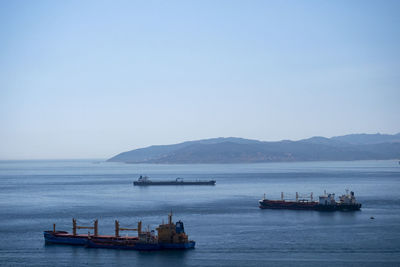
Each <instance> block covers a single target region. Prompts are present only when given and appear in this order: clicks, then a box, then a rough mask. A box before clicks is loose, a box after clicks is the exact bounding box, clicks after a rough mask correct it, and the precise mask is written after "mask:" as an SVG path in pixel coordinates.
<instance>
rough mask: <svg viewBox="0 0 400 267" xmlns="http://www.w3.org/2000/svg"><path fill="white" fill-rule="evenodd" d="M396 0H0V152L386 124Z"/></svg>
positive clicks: (1, 155) (62, 153) (393, 109)
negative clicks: (101, 0)
mask: <svg viewBox="0 0 400 267" xmlns="http://www.w3.org/2000/svg"><path fill="white" fill-rule="evenodd" d="M399 12H400V2H398V1H385V2H377V1H351V2H349V1H335V2H321V1H285V2H281V1H251V2H244V1H217V2H214V1H199V2H195V1H168V2H163V1H145V2H136V1H115V2H100V1H84V2H80V1H64V2H63V1H3V2H1V3H0V33H1V37H0V38H1V42H0V124H1V130H0V159H4V160H8V159H24V160H25V159H75V158H76V159H87V158H89V159H90V158H93V159H96V158H98V159H103V158H109V157H111V156H113V155H116V154H118V153H120V152H122V151H128V150H132V149H136V148H141V147H147V146H151V145H166V144H175V143H180V142H184V141H191V140H199V139H208V138H215V137H220V136H222V137H229V136H235V137H241V138H246V139H257V140H262V141H279V140H286V139H289V140H299V139H305V138H310V137H313V136H324V137H332V136H340V135H346V134H354V133H370V134H374V133H377V132H380V133H382V134H397V133H398V132H400V128H399V126H400V119H399V118H398V114H400V105H399V99H400V88H399V85H400V74H399V73H398V69H400V50H399V49H398V47H400V17H399V16H398V14H399Z"/></svg>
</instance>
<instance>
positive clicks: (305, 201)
mask: <svg viewBox="0 0 400 267" xmlns="http://www.w3.org/2000/svg"><path fill="white" fill-rule="evenodd" d="M259 207H260V209H289V210H317V211H355V210H360V209H361V203H358V202H357V201H356V198H355V196H354V192H353V191H351V192H350V194H349V192H348V190H346V194H344V195H342V196H340V197H339V201H336V200H335V194H334V193H328V194H327V193H326V192H324V194H323V195H321V196H319V201H314V199H313V193H311V194H310V195H309V196H306V197H300V196H299V193H297V192H296V200H285V199H284V197H283V192H282V193H281V199H280V200H270V199H267V198H266V197H265V194H264V198H263V199H261V200H259Z"/></svg>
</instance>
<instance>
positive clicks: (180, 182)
mask: <svg viewBox="0 0 400 267" xmlns="http://www.w3.org/2000/svg"><path fill="white" fill-rule="evenodd" d="M215 182H216V181H215V180H208V181H204V180H195V181H184V180H183V178H176V179H175V180H171V181H152V180H150V179H149V177H147V176H142V175H140V177H139V179H138V180H137V181H134V182H133V185H142V186H147V185H215Z"/></svg>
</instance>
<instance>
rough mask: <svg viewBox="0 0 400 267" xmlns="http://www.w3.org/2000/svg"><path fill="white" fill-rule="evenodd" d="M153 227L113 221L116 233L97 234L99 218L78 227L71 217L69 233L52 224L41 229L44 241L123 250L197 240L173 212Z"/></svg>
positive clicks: (187, 244) (179, 245) (169, 246)
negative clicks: (127, 233) (83, 231)
mask: <svg viewBox="0 0 400 267" xmlns="http://www.w3.org/2000/svg"><path fill="white" fill-rule="evenodd" d="M77 229H93V230H94V234H90V232H89V233H88V234H77ZM156 230H157V232H158V235H156V234H155V231H154V230H151V231H150V230H149V229H147V231H143V230H142V222H141V221H139V222H138V226H137V228H134V229H133V228H122V227H120V225H119V221H117V220H116V221H115V235H99V234H98V221H97V220H95V221H94V226H79V225H77V221H76V220H75V219H72V233H68V232H66V231H56V227H55V224H53V231H44V233H43V234H44V239H45V242H46V243H53V244H66V245H78V246H79V245H80V246H85V247H88V248H108V249H124V250H163V249H190V248H194V247H195V244H196V242H195V241H193V240H189V238H188V235H187V234H186V233H185V228H184V225H183V222H182V221H178V222H176V223H173V222H172V212H171V213H170V214H169V215H168V223H166V224H164V223H162V224H160V225H159V226H158V227H157V228H156ZM121 231H137V233H138V236H121V235H120V232H121Z"/></svg>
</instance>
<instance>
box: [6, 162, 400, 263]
mask: <svg viewBox="0 0 400 267" xmlns="http://www.w3.org/2000/svg"><path fill="white" fill-rule="evenodd" d="M140 175H147V176H149V177H150V179H153V180H172V179H175V178H177V177H180V178H184V179H186V180H196V179H203V180H209V179H215V180H216V185H215V186H151V187H138V186H133V181H134V180H137V179H138V177H139V176H140ZM346 189H349V190H351V191H354V192H355V196H356V198H357V201H359V202H361V203H362V209H361V211H356V212H341V211H337V212H318V211H294V210H263V209H260V208H259V207H258V200H260V199H261V198H263V196H264V194H265V195H266V197H267V198H269V199H279V198H280V197H281V192H284V196H285V198H287V199H290V198H294V197H295V194H296V192H298V193H299V195H300V197H303V196H306V195H309V194H310V193H311V192H313V195H314V198H317V197H318V196H319V195H321V194H323V193H324V191H325V190H326V192H329V193H336V196H339V195H341V194H344V193H345V192H346V191H345V190H346ZM170 212H172V214H173V220H174V221H178V220H181V221H183V222H184V225H185V231H186V233H187V234H188V235H189V239H192V240H195V241H196V247H195V249H191V250H186V251H152V252H140V251H125V250H108V249H94V248H85V247H75V246H68V245H51V244H45V242H44V238H43V231H45V230H52V228H53V223H55V224H56V229H57V230H65V231H71V229H72V218H76V219H77V220H78V224H80V225H90V224H92V223H93V220H95V219H98V220H99V232H100V234H113V233H114V221H115V220H116V219H118V220H119V222H120V225H121V227H135V226H136V224H137V222H138V221H139V220H141V221H142V222H143V227H145V228H149V229H155V228H156V227H157V226H158V225H159V224H161V223H162V222H163V221H164V222H166V221H167V220H168V214H169V213H170ZM79 231H80V232H81V233H87V230H79ZM127 234H128V235H135V233H134V232H124V233H123V235H127ZM0 237H1V240H0V265H1V266H336V267H337V266H400V164H399V162H398V161H395V160H391V161H347V162H294V163H260V164H195V165H162V164H157V165H152V164H124V163H111V162H105V161H104V160H50V161H49V160H46V161H45V160H37V161H33V160H32V161H0Z"/></svg>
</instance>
